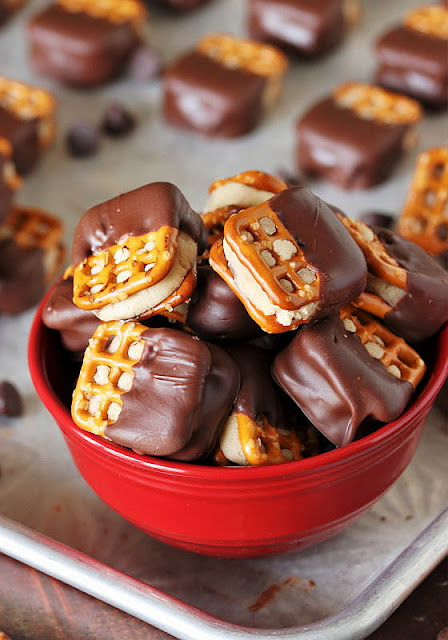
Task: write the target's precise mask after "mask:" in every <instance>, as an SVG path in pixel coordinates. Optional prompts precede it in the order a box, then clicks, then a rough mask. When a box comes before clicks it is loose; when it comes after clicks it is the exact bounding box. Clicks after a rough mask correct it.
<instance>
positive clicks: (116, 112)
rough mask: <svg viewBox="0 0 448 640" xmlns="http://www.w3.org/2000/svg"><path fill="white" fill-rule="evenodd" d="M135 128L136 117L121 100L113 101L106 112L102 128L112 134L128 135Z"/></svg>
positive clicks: (118, 135) (117, 135)
mask: <svg viewBox="0 0 448 640" xmlns="http://www.w3.org/2000/svg"><path fill="white" fill-rule="evenodd" d="M134 128H135V119H134V116H133V115H132V113H130V112H129V111H128V110H127V109H126V108H125V107H123V105H121V104H120V103H119V102H113V103H112V104H111V105H109V106H108V107H107V109H106V111H105V113H104V118H103V122H102V124H101V129H102V131H103V132H104V133H106V134H107V135H110V136H116V137H121V136H127V135H128V134H129V133H130V132H131V131H132V130H133V129H134Z"/></svg>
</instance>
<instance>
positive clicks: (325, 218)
mask: <svg viewBox="0 0 448 640" xmlns="http://www.w3.org/2000/svg"><path fill="white" fill-rule="evenodd" d="M269 206H270V208H271V209H272V211H274V212H275V213H276V214H277V215H278V217H279V218H280V220H281V221H282V222H283V224H284V225H285V227H286V228H287V229H288V231H289V232H290V233H291V235H292V236H293V237H294V239H295V240H296V242H297V243H298V244H299V246H300V248H301V249H302V251H303V253H304V255H305V258H306V260H307V262H308V263H309V264H310V265H311V266H313V267H314V268H315V269H316V270H317V272H318V273H319V274H320V283H321V284H320V293H321V312H319V314H318V315H319V316H322V315H327V314H328V313H330V312H331V311H332V310H334V309H337V308H339V307H341V306H342V305H344V304H346V303H347V302H349V301H350V300H353V299H354V298H355V297H356V296H358V295H359V294H360V293H361V292H362V291H363V290H364V288H365V285H366V278H367V264H366V261H365V258H364V256H363V254H362V252H361V250H360V249H359V247H358V246H357V244H356V243H355V241H354V240H353V238H352V237H351V235H350V233H349V232H348V231H347V229H346V228H345V227H344V225H343V224H342V223H341V222H340V220H339V219H338V218H337V216H335V214H334V211H335V209H334V208H332V207H329V206H328V205H327V204H326V203H325V202H323V201H322V200H320V199H319V198H318V197H317V196H315V195H314V194H313V193H312V192H311V191H309V190H308V189H305V188H304V187H293V188H291V189H288V190H286V191H282V192H281V193H279V194H277V195H275V196H274V197H273V198H271V199H270V200H269Z"/></svg>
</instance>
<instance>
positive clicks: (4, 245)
mask: <svg viewBox="0 0 448 640" xmlns="http://www.w3.org/2000/svg"><path fill="white" fill-rule="evenodd" d="M62 234H63V226H62V223H61V221H60V220H59V219H58V218H56V217H54V216H52V215H50V214H48V213H46V212H44V211H41V210H40V209H34V208H31V207H18V206H16V207H14V208H13V209H12V211H11V213H10V214H9V216H8V217H7V218H6V220H5V222H4V224H3V225H2V226H1V227H0V313H6V314H15V313H19V312H21V311H25V309H29V308H30V307H32V306H33V305H35V304H36V303H37V302H38V301H39V300H40V298H41V297H42V295H43V293H44V291H45V287H46V286H47V285H48V284H49V283H50V282H51V281H52V280H54V278H55V277H56V276H57V274H58V272H59V270H60V269H61V267H62V263H63V260H64V256H65V249H64V245H63V244H62Z"/></svg>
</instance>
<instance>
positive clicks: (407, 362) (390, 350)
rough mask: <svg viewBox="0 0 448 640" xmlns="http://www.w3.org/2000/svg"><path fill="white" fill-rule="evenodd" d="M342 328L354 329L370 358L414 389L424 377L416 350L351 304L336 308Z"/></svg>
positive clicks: (420, 360) (423, 369) (353, 331)
mask: <svg viewBox="0 0 448 640" xmlns="http://www.w3.org/2000/svg"><path fill="white" fill-rule="evenodd" d="M339 314H340V317H341V320H342V323H343V325H344V327H345V329H346V330H347V331H348V332H350V333H355V334H356V335H357V336H358V338H359V339H360V340H361V342H362V344H363V346H364V347H365V349H366V351H367V352H368V353H369V355H371V356H372V358H375V359H376V360H379V361H380V362H382V363H383V365H384V366H385V367H386V369H387V371H388V373H390V374H391V375H393V376H395V377H396V378H399V379H400V380H406V381H408V382H410V383H411V385H412V386H413V387H414V389H415V388H416V387H417V385H418V383H419V382H420V380H421V379H422V378H423V376H424V374H425V371H426V366H425V363H424V362H423V360H422V359H421V357H420V356H419V354H418V353H417V352H416V351H414V349H412V348H411V347H410V346H409V345H408V344H407V343H406V342H405V341H404V340H403V338H399V337H398V336H396V335H395V334H394V333H392V331H389V329H386V327H385V326H384V325H382V324H381V323H380V322H379V321H378V320H376V318H374V317H373V316H371V315H370V314H368V313H365V312H364V311H362V310H361V309H358V308H356V307H354V306H353V305H347V306H346V307H344V308H342V309H340V311H339Z"/></svg>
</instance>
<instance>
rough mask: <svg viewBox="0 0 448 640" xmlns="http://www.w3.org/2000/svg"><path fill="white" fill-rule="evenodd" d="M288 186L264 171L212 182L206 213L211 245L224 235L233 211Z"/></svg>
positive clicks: (244, 173)
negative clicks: (226, 223) (227, 221)
mask: <svg viewBox="0 0 448 640" xmlns="http://www.w3.org/2000/svg"><path fill="white" fill-rule="evenodd" d="M287 188H288V185H287V184H286V182H284V181H283V180H281V179H280V178H278V177H277V176H273V175H271V174H270V173H265V172H264V171H243V172H242V173H238V174H237V175H235V176H231V177H230V178H223V179H221V180H215V181H214V182H212V184H211V185H210V187H209V190H208V192H209V198H208V200H207V202H206V204H205V207H204V211H203V213H202V219H203V221H204V224H205V226H206V228H207V230H208V233H209V237H208V243H209V247H211V245H212V244H213V242H215V240H218V239H219V238H222V235H223V230H224V224H225V222H226V220H227V219H228V218H229V217H230V216H231V215H232V213H236V212H237V211H240V210H241V209H247V207H253V206H254V205H256V204H260V203H261V202H264V201H265V200H268V199H269V198H272V196H274V195H275V194H276V193H280V191H283V190H284V189H287Z"/></svg>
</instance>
